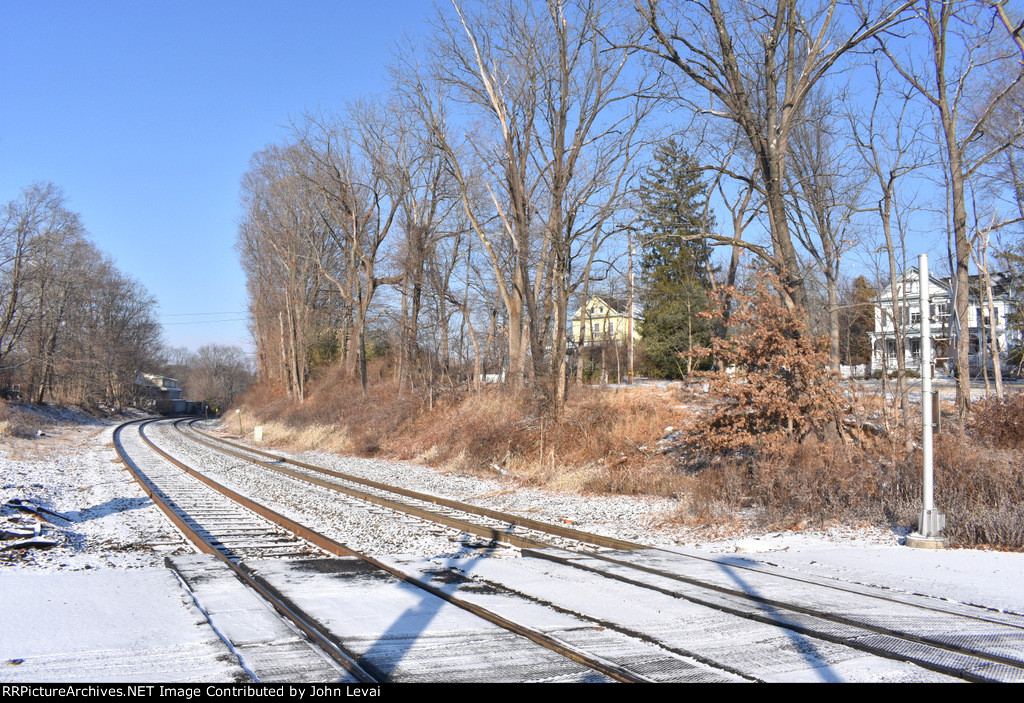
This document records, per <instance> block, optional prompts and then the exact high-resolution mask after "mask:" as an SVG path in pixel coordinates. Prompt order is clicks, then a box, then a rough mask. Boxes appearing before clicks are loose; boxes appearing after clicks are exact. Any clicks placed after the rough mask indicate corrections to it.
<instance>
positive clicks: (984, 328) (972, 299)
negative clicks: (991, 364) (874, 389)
mask: <svg viewBox="0 0 1024 703" xmlns="http://www.w3.org/2000/svg"><path fill="white" fill-rule="evenodd" d="M991 278H992V308H993V312H994V317H993V318H992V319H990V315H989V309H988V304H987V300H986V299H985V297H984V296H983V295H982V283H981V279H980V277H979V276H971V277H970V278H969V283H968V287H969V297H968V301H969V302H968V307H967V330H966V333H967V334H968V335H969V338H970V364H971V372H972V373H977V372H978V371H979V370H980V369H981V368H982V364H983V363H986V361H987V360H988V358H989V351H988V348H989V344H990V335H991V332H990V330H991V329H992V328H993V326H994V327H995V331H996V340H997V342H998V348H999V354H1000V357H1001V358H1002V359H1003V363H1005V362H1006V357H1007V351H1008V350H1009V349H1012V348H1014V347H1016V346H1019V345H1020V344H1021V333H1020V332H1019V331H1016V330H1009V329H1007V327H1006V323H1007V320H1008V318H1009V316H1010V315H1012V314H1013V313H1015V312H1016V311H1017V310H1019V309H1020V305H1021V296H1020V293H1019V291H1017V290H1015V289H1014V288H1013V287H1012V286H1011V280H1010V277H1009V276H1007V275H1006V274H1001V273H999V274H993V275H992V277H991ZM928 279H929V280H928V298H929V302H930V306H929V307H930V315H929V322H930V327H931V335H932V340H933V342H932V350H933V357H934V360H935V361H937V362H938V363H939V365H944V366H946V367H947V368H949V369H952V368H953V366H954V365H955V363H956V358H955V357H956V353H955V350H954V349H953V342H952V340H953V336H954V330H953V322H954V320H953V315H952V313H953V303H952V294H951V279H949V278H937V277H935V276H931V275H929V277H928ZM920 290H921V289H920V275H919V272H918V270H917V268H910V269H908V270H907V271H906V273H905V274H904V276H903V278H901V279H900V280H899V281H898V282H897V285H896V296H897V299H898V300H899V301H900V305H899V306H898V308H897V312H896V314H895V317H894V314H893V305H892V287H891V286H886V288H885V289H884V290H883V291H882V292H881V293H879V295H878V296H876V297H875V300H874V302H875V329H874V332H872V333H871V334H870V338H871V371H872V372H874V371H876V370H880V369H882V368H888V369H889V370H890V371H891V370H894V369H896V365H897V354H899V353H902V354H903V356H904V359H905V361H906V367H907V369H909V370H912V371H917V370H919V369H920V368H921V305H920ZM897 325H901V326H902V325H905V328H904V329H905V332H904V334H905V338H904V344H903V349H902V350H900V349H899V348H898V345H897V342H896V330H897Z"/></svg>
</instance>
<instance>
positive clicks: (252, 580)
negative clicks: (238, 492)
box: [113, 420, 386, 683]
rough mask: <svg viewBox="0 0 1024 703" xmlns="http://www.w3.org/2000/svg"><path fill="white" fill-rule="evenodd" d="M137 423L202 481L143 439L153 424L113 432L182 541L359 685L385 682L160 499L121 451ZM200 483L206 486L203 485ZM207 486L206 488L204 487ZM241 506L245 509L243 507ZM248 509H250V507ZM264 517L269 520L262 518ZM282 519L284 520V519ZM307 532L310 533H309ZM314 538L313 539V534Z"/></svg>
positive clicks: (138, 475)
mask: <svg viewBox="0 0 1024 703" xmlns="http://www.w3.org/2000/svg"><path fill="white" fill-rule="evenodd" d="M137 422H138V423H140V424H139V427H138V430H139V436H140V437H141V438H142V439H143V440H144V441H145V442H146V444H147V445H148V446H149V447H150V448H151V449H153V450H154V451H155V452H156V453H157V454H159V455H160V456H161V457H163V458H164V459H166V460H167V461H170V462H171V463H172V464H174V465H175V466H177V467H178V468H181V469H183V470H185V471H186V472H187V473H188V474H189V475H191V476H193V477H195V478H197V479H199V480H203V479H202V478H200V476H198V475H197V474H196V472H194V471H192V470H190V469H189V468H187V467H185V466H184V465H183V464H181V462H179V461H177V460H176V459H174V458H173V457H171V456H169V455H168V454H167V453H166V452H164V451H162V450H161V449H159V448H158V447H156V446H155V445H154V444H153V443H152V442H151V441H150V440H149V438H148V437H146V436H145V434H144V433H143V432H142V429H143V427H145V426H146V425H149V424H151V423H153V422H156V420H144V421H141V422H140V421H138V420H133V421H131V422H126V423H123V424H121V425H119V426H118V427H117V428H116V429H115V430H114V437H113V439H114V448H115V450H116V451H117V455H118V458H119V459H120V460H121V462H122V463H123V464H124V465H125V468H127V469H128V471H129V472H130V473H131V474H132V476H133V477H134V478H135V480H136V481H137V482H138V483H139V485H140V486H141V487H142V490H143V491H144V492H145V493H146V495H148V496H149V497H150V499H151V500H152V501H153V502H154V503H155V504H156V506H157V507H158V508H160V510H161V511H162V512H163V513H164V515H166V516H167V518H168V519H169V520H170V521H171V522H172V523H173V524H174V525H175V527H177V528H178V529H179V530H180V531H181V532H182V534H184V535H185V537H186V538H187V539H188V540H189V541H190V542H192V544H193V545H195V547H196V548H197V549H199V550H200V551H201V552H204V553H206V554H212V555H213V556H215V557H217V558H218V559H219V560H220V561H222V562H224V563H225V564H226V565H227V566H228V567H229V568H230V569H231V570H232V571H233V572H234V573H235V575H236V576H237V577H238V578H239V579H241V580H242V582H243V583H245V584H247V585H248V586H250V587H251V588H252V589H253V590H255V591H256V592H257V593H259V594H260V596H262V597H263V598H264V599H265V600H266V601H267V602H268V603H270V604H271V605H272V606H273V608H274V609H275V610H276V611H277V612H279V613H281V615H282V616H284V617H285V618H287V619H288V621H289V622H291V623H292V624H294V625H295V626H296V627H298V628H299V629H300V630H301V631H302V632H303V633H305V634H306V636H307V637H309V638H310V640H312V641H313V642H314V643H315V644H316V645H317V646H318V647H320V648H321V649H322V650H323V651H324V652H325V653H326V654H327V655H328V656H330V658H331V659H333V660H334V661H335V662H337V663H338V664H340V665H341V666H342V667H343V668H344V669H345V670H346V671H348V672H349V673H350V674H352V676H353V677H355V678H356V679H357V680H358V681H360V682H361V683H380V682H382V681H384V680H386V677H385V676H384V675H383V673H382V672H380V671H379V670H375V667H373V666H368V665H364V664H360V663H359V661H358V659H357V658H356V657H354V656H353V655H351V654H349V653H348V652H346V651H345V649H344V648H343V647H342V646H341V644H340V643H338V642H336V641H335V640H334V638H333V637H332V636H330V635H329V634H328V633H326V632H323V631H322V630H321V629H320V628H319V627H318V626H317V625H316V624H315V623H314V622H312V620H311V619H310V618H309V617H307V616H306V615H305V614H303V613H301V612H300V611H298V610H297V609H296V608H294V607H293V606H292V605H290V604H289V603H288V602H287V601H286V600H285V599H284V598H282V597H281V596H280V595H279V594H277V593H276V592H275V590H274V589H273V588H272V587H271V586H270V584H268V583H266V581H264V579H262V578H261V577H260V576H258V575H257V574H255V573H253V572H252V571H251V569H249V568H248V567H247V566H246V565H245V564H244V563H243V562H241V561H240V560H237V559H232V558H231V557H229V556H228V555H227V554H225V553H224V551H222V550H221V549H218V548H217V546H216V545H214V544H213V543H212V542H211V541H210V540H208V539H207V538H206V537H204V536H203V535H202V534H200V533H199V532H198V531H197V530H195V529H193V528H192V526H191V525H189V524H188V523H187V522H186V521H185V520H183V519H182V518H181V516H180V515H179V514H178V512H177V511H176V510H175V509H174V508H173V507H172V506H171V504H170V503H169V502H168V501H166V500H165V499H164V497H163V496H162V495H161V491H160V490H159V489H158V487H157V486H156V485H155V484H154V483H152V482H151V481H150V480H149V479H148V478H146V477H144V476H143V475H142V473H141V471H139V470H137V469H136V467H135V466H134V465H133V462H132V461H131V460H130V458H129V457H128V455H127V452H126V451H125V449H124V445H123V444H122V442H121V440H120V434H121V432H122V430H124V429H125V428H126V427H128V426H129V425H132V424H135V423H137ZM203 483H207V482H206V481H203ZM207 485H209V484H208V483H207ZM212 487H214V486H211V488H212ZM225 495H227V496H228V497H229V498H231V497H232V496H230V495H228V494H225ZM232 499H233V498H232ZM244 500H245V502H247V503H249V504H250V505H248V506H246V507H250V506H255V504H253V503H252V501H248V500H247V499H244ZM241 504H243V505H244V503H241ZM256 507H262V506H256ZM250 509H253V508H252V507H250ZM255 512H257V513H258V514H261V515H262V514H263V511H261V510H256V511H255ZM269 512H270V513H271V514H272V515H275V516H276V515H277V514H276V513H273V511H269ZM264 517H268V516H267V515H264ZM268 519H270V520H271V521H272V522H274V519H273V518H270V517H268ZM283 519H284V520H287V518H283ZM282 526H283V525H282ZM309 532H311V533H312V531H309ZM313 534H314V535H315V533H313ZM320 537H321V538H322V541H323V542H324V544H323V546H322V548H324V549H326V550H327V551H331V550H332V548H335V549H336V548H337V547H336V546H335V545H334V543H333V542H332V541H331V540H327V539H326V538H323V537H322V536H320ZM348 551H349V550H347V549H344V548H343V550H340V551H338V552H334V553H337V554H339V556H340V555H344V556H347V555H348V554H347V552H348Z"/></svg>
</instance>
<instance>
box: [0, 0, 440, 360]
mask: <svg viewBox="0 0 1024 703" xmlns="http://www.w3.org/2000/svg"><path fill="white" fill-rule="evenodd" d="M432 5H433V3H432V2H431V0H333V1H331V0H315V1H314V0H289V1H284V0H281V1H280V2H269V1H254V0H246V1H244V2H243V1H230V2H229V1H226V0H207V1H206V2H200V1H198V0H185V1H176V2H170V1H165V2H146V1H145V0H136V1H134V2H123V1H117V2H114V1H110V0H104V1H100V0H77V1H68V2H52V1H48V0H0V203H5V202H7V201H9V200H12V199H14V198H16V197H18V195H19V192H20V189H21V188H22V187H24V186H26V185H29V184H30V183H33V182H36V181H52V182H53V183H55V184H56V185H58V186H60V187H61V188H63V190H64V193H65V195H66V196H67V198H68V200H69V207H70V209H72V210H74V211H76V212H78V213H80V214H81V215H82V219H83V221H84V223H85V226H86V227H87V229H88V230H89V233H90V234H91V236H92V239H93V241H94V242H95V243H96V245H97V246H98V247H99V248H100V249H101V250H103V251H104V252H106V253H107V254H109V255H111V256H112V257H113V258H114V259H115V260H116V262H117V265H118V267H119V268H120V269H121V270H122V271H124V272H125V273H127V274H129V275H131V276H132V277H133V278H135V279H136V280H138V281H139V282H140V283H142V284H143V285H144V286H145V287H146V288H147V289H148V290H149V292H150V293H151V294H152V295H154V296H155V297H156V298H157V300H158V301H159V304H160V307H159V312H160V316H161V321H162V322H163V323H164V324H165V327H164V331H165V339H166V341H167V342H168V343H169V344H170V345H172V346H187V347H192V348H195V347H198V346H199V345H201V344H204V343H207V342H216V343H220V344H237V345H242V346H245V347H246V348H248V347H249V338H248V333H247V332H246V329H245V322H244V319H243V318H244V311H245V305H246V299H245V280H244V277H243V275H242V272H241V270H240V268H239V266H238V261H237V256H236V254H235V252H234V249H233V246H234V241H235V233H236V223H237V219H238V215H239V207H238V184H239V179H240V177H241V175H242V174H243V173H244V172H245V170H246V168H247V166H248V161H249V157H250V156H251V155H252V154H253V152H255V151H258V150H259V149H262V148H263V147H264V146H266V145H267V144H270V143H272V142H277V141H280V140H282V139H283V138H284V137H285V136H286V133H287V130H286V128H285V125H286V124H287V123H288V121H289V119H290V118H292V117H298V116H299V115H301V113H302V112H303V111H305V110H308V109H315V108H317V107H324V108H336V107H341V106H342V104H343V103H344V102H345V101H346V100H349V99H352V98H356V97H359V96H361V95H365V94H367V93H370V92H374V91H376V90H378V89H380V82H381V81H382V80H383V78H384V75H385V68H384V67H385V64H386V63H387V61H389V59H390V57H391V51H392V47H393V46H394V43H395V41H396V40H398V39H399V38H400V37H401V36H402V35H403V34H410V35H413V36H415V35H417V34H419V33H421V32H423V30H424V23H423V20H424V19H425V18H426V17H427V16H428V15H430V14H431V11H432V10H431V8H432ZM197 313H221V314H213V315H205V314H204V315H198V314H197ZM211 320H217V321H221V320H223V322H210V321H211ZM200 321H202V322H200ZM181 323H187V324H181Z"/></svg>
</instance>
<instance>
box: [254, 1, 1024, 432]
mask: <svg viewBox="0 0 1024 703" xmlns="http://www.w3.org/2000/svg"><path fill="white" fill-rule="evenodd" d="M1008 12H1009V10H1008V9H1007V8H1006V7H1005V6H1004V5H1003V4H1002V3H996V2H988V1H985V0H963V1H960V2H936V1H929V0H917V1H909V2H877V3H860V2H849V3H846V2H839V1H838V0H817V1H808V2H798V1H796V0H777V1H775V2H773V1H771V0H754V1H751V0H743V1H739V0H737V1H735V2H726V1H719V0H712V1H711V2H708V3H696V2H665V1H662V0H649V1H647V2H642V3H635V2H628V1H623V2H614V1H611V0H609V1H601V0H546V1H544V0H536V1H533V2H507V1H504V0H480V1H477V2H454V3H453V7H452V8H448V9H446V8H441V9H439V10H437V12H436V14H435V15H434V16H433V17H432V18H431V19H430V20H429V22H430V27H431V30H430V32H429V33H428V34H427V36H425V37H424V39H423V41H422V43H421V44H420V45H418V46H417V45H413V44H411V43H410V44H405V45H401V46H399V47H398V48H397V49H396V52H395V54H396V56H397V57H398V58H397V59H396V60H395V61H394V63H393V64H392V65H391V66H390V67H389V76H390V80H389V85H388V87H387V89H386V90H385V91H383V92H382V93H381V94H379V95H377V96H373V97H369V98H364V99H362V100H360V101H356V102H353V103H351V104H349V105H348V106H347V107H346V108H345V109H344V110H341V111H339V112H337V113H330V114H328V113H318V114H308V115H306V116H304V117H303V118H301V119H299V120H297V121H296V122H295V123H294V124H293V126H292V129H291V133H290V135H289V136H288V138H287V139H286V140H284V141H283V142H282V143H280V144H276V145H272V146H270V147H268V148H266V149H264V150H263V151H261V152H259V153H257V154H256V155H254V157H253V159H252V162H251V165H250V169H249V171H248V172H247V173H246V174H245V176H244V178H243V182H242V204H243V216H242V222H241V225H240V228H239V235H238V240H237V248H238V251H239V253H240V256H241V260H242V264H243V267H244V268H245V271H246V273H247V280H248V287H249V294H250V310H251V315H252V325H253V334H254V337H255V340H256V343H257V350H258V351H257V354H258V359H257V373H258V375H259V376H260V378H261V379H264V380H267V381H271V382H277V383H280V384H281V385H282V386H283V387H285V388H287V390H288V392H289V393H290V394H291V396H292V397H293V398H294V399H296V400H299V401H301V400H302V399H303V398H305V397H306V395H307V393H308V387H307V384H308V381H309V378H310V374H311V371H312V369H313V367H315V366H317V365H322V364H326V363H330V362H337V363H340V365H341V368H342V369H343V370H344V371H345V373H346V374H347V375H348V376H349V377H350V378H352V379H358V380H359V381H360V382H361V383H362V384H363V386H364V388H365V386H366V384H367V382H368V371H367V360H368V359H370V358H372V357H374V356H382V357H385V358H386V359H387V361H388V363H389V364H390V365H391V369H392V370H393V373H394V374H395V376H396V377H397V379H398V381H399V383H400V384H401V385H403V386H408V385H430V386H435V385H437V384H438V383H450V384H469V385H473V384H478V383H479V382H480V380H481V379H482V378H484V377H485V375H488V374H493V375H498V377H499V378H503V379H504V382H505V383H507V384H508V385H509V386H511V387H512V388H522V387H525V386H529V387H531V388H533V389H535V390H537V391H539V392H540V394H541V395H542V396H543V397H544V398H545V399H546V400H547V401H548V402H549V403H550V404H551V405H552V406H553V407H555V408H556V409H558V408H561V407H562V406H563V405H564V402H565V398H566V393H567V392H568V389H569V387H570V381H571V379H572V378H573V377H575V378H577V379H580V380H582V373H581V368H582V367H581V366H579V365H577V366H576V367H575V368H574V367H573V363H574V362H573V357H572V356H571V354H569V353H568V352H570V351H572V349H573V347H574V343H579V342H580V341H582V340H571V339H569V338H568V337H569V333H568V329H567V328H568V324H567V323H568V319H569V317H570V316H571V315H572V313H573V312H574V310H575V309H576V308H577V307H578V306H579V305H581V304H583V302H584V301H585V300H586V299H587V297H588V296H589V295H590V294H591V293H595V292H600V293H604V294H608V293H615V294H617V295H618V297H621V298H623V299H632V300H633V301H634V302H636V303H640V304H642V305H643V306H644V308H645V312H646V313H647V314H648V315H649V318H648V320H647V321H646V323H645V330H644V334H645V338H646V340H647V341H646V344H648V349H647V351H648V352H650V353H649V354H648V357H649V358H655V357H659V356H660V357H661V358H662V359H663V361H662V362H659V363H661V364H662V366H664V365H665V364H675V368H676V371H677V372H678V373H686V372H688V371H690V370H691V369H692V364H689V363H688V364H686V365H683V364H680V363H678V362H677V360H678V359H680V358H684V357H685V355H686V354H688V353H689V352H690V351H691V350H693V349H695V348H698V347H704V346H706V345H708V343H709V341H710V340H711V339H712V338H717V339H724V338H726V337H727V336H728V335H729V334H730V330H731V325H732V323H731V320H730V311H731V310H732V309H733V307H734V305H733V296H734V295H735V291H736V289H737V287H742V286H747V287H748V289H749V288H750V287H751V286H750V285H749V282H748V277H747V276H746V275H745V272H747V271H753V270H758V271H760V272H762V273H763V274H765V275H766V276H767V277H769V278H770V279H771V280H773V281H774V282H775V291H776V293H777V294H778V296H779V298H780V300H781V301H782V303H783V305H784V307H785V308H786V309H787V310H788V311H789V312H790V313H792V314H793V315H795V316H796V317H798V318H801V319H803V320H804V321H805V322H806V323H807V324H808V325H809V327H810V329H812V330H815V331H819V332H823V333H825V334H826V335H827V337H828V339H829V356H830V358H831V363H832V365H833V366H834V367H835V368H836V370H838V365H839V363H840V362H846V363H849V362H850V361H852V360H854V359H863V358H864V356H865V354H866V352H867V351H868V350H866V349H865V348H864V340H863V333H864V331H865V329H866V328H869V327H870V324H871V323H870V322H869V319H870V317H873V311H872V312H871V314H870V316H869V313H868V310H869V309H870V308H871V306H870V302H869V301H870V297H871V295H872V294H873V292H874V291H877V290H878V289H879V286H880V285H882V284H883V283H884V282H887V281H890V280H895V279H896V278H898V276H899V275H900V274H901V273H902V272H903V271H904V270H905V269H906V268H907V267H908V265H913V262H914V261H915V260H916V257H914V256H913V255H914V254H916V253H917V252H908V251H907V239H908V237H909V236H910V235H911V234H913V233H914V232H915V226H916V225H915V224H914V220H915V218H917V219H921V218H924V217H925V215H924V213H926V212H929V211H930V212H931V213H932V214H931V215H929V216H927V221H928V223H929V226H934V227H935V228H936V229H937V230H938V231H940V232H942V234H941V235H940V236H939V237H938V243H939V244H940V245H942V244H945V245H946V247H947V251H948V258H947V261H946V262H945V263H946V264H947V265H948V270H949V273H950V274H951V275H952V276H953V277H954V279H955V281H956V285H955V286H954V303H955V304H954V306H953V307H954V310H953V311H952V312H953V315H954V317H955V319H956V320H957V321H958V322H957V323H955V324H954V325H953V333H954V335H955V339H954V344H955V350H956V356H957V359H958V362H959V364H960V368H967V366H968V364H967V350H968V344H969V340H968V335H967V334H966V329H967V322H966V321H967V301H968V297H967V296H968V291H969V286H968V281H967V274H968V268H969V267H970V266H972V265H973V266H978V265H979V264H980V263H982V262H987V261H989V259H988V256H987V252H988V251H989V250H990V247H993V246H995V245H996V244H997V240H998V236H997V235H1005V234H1006V233H1009V232H1019V227H1017V228H1016V229H1013V228H1012V226H1014V225H1015V224H1016V223H1019V222H1020V220H1021V219H1022V217H1024V209H1022V206H1021V205H1020V198H1019V197H1018V194H1019V193H1020V192H1021V181H1020V178H1019V176H1020V174H1021V173H1022V171H1021V170H1020V167H1021V166H1022V165H1024V164H1022V163H1021V160H1020V157H1021V138H1022V134H1024V129H1022V127H1021V124H1022V123H1021V120H1020V119H1019V116H1020V114H1021V111H1022V110H1021V108H1022V105H1024V93H1022V92H1021V90H1022V88H1021V82H1022V77H1024V73H1022V67H1021V66H1022V65H1021V60H1020V59H1021V56H1022V53H1024V44H1021V40H1020V35H1019V31H1018V30H1019V27H1018V26H1017V25H1016V24H1015V21H1018V20H1015V19H1014V18H1013V17H1011V16H1010V14H1008ZM908 37H912V38H913V39H912V41H911V40H908V39H907V38H908ZM672 133H674V134H675V135H676V141H669V140H668V138H667V135H668V134H672ZM936 213H937V215H936ZM936 223H938V224H936ZM935 239H936V238H935V237H931V238H930V240H929V241H930V242H931V243H934V241H935ZM1014 246H1019V245H1018V244H1016V243H1015V242H1009V243H1005V246H1004V247H1003V250H1012V249H1013V247H1014ZM634 248H637V249H638V250H639V251H637V256H636V257H635V258H634V257H633V256H632V253H633V249H634ZM713 251H721V252H723V253H724V256H722V255H715V256H712V252H713ZM908 261H909V262H910V263H909V264H908ZM852 262H856V263H857V265H858V268H859V269H860V270H861V271H862V272H863V271H865V270H866V271H868V272H869V278H870V280H869V278H864V277H863V276H862V277H861V278H860V279H859V280H857V281H856V282H854V281H852V280H851V277H850V276H848V275H847V272H848V271H849V270H850V268H851V266H850V264H851V263H852ZM984 265H987V264H984ZM633 266H639V269H640V272H641V280H640V285H638V286H636V287H634V286H633V285H631V284H630V283H629V281H631V276H630V273H631V269H632V267H633ZM898 298H899V296H895V295H894V299H896V302H894V306H896V307H894V309H893V310H892V311H888V312H887V313H886V314H892V315H893V316H894V317H895V318H896V319H902V318H904V317H905V316H904V315H903V314H902V307H905V306H906V304H907V303H906V301H902V300H898ZM900 306H902V307H900ZM961 332H963V333H961ZM855 334H856V335H857V336H858V339H854V338H853V337H854V335H855ZM655 341H656V342H657V344H655ZM680 354H683V355H684V357H680ZM901 377H905V374H903V369H902V368H901ZM903 380H904V381H905V378H904V379H903ZM967 383H968V379H967V374H960V386H959V388H958V405H959V408H960V410H961V412H965V411H966V410H967V408H968V407H969V387H968V386H967ZM898 391H899V392H898V394H897V395H899V396H901V397H902V398H903V401H904V404H906V385H905V382H904V383H902V385H901V386H900V387H899V388H898Z"/></svg>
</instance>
